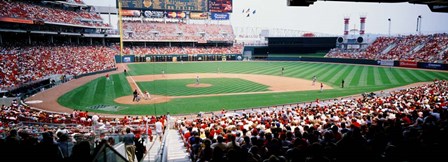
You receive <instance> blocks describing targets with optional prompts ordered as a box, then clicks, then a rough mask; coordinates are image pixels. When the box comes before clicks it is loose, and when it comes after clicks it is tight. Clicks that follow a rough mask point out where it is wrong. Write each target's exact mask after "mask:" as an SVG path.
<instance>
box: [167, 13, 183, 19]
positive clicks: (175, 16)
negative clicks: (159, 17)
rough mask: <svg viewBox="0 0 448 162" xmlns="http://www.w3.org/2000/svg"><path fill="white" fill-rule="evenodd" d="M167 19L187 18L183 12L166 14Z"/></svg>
mask: <svg viewBox="0 0 448 162" xmlns="http://www.w3.org/2000/svg"><path fill="white" fill-rule="evenodd" d="M166 15H167V17H168V18H180V19H182V18H185V17H186V16H187V14H185V12H168V13H167V14H166Z"/></svg>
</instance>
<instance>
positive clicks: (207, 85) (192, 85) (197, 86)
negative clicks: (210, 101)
mask: <svg viewBox="0 0 448 162" xmlns="http://www.w3.org/2000/svg"><path fill="white" fill-rule="evenodd" d="M211 86H212V85H211V84H202V83H200V84H187V87H192V88H204V87H211Z"/></svg>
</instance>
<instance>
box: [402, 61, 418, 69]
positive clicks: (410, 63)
mask: <svg viewBox="0 0 448 162" xmlns="http://www.w3.org/2000/svg"><path fill="white" fill-rule="evenodd" d="M400 66H401V67H412V68H416V67H417V62H414V61H400Z"/></svg>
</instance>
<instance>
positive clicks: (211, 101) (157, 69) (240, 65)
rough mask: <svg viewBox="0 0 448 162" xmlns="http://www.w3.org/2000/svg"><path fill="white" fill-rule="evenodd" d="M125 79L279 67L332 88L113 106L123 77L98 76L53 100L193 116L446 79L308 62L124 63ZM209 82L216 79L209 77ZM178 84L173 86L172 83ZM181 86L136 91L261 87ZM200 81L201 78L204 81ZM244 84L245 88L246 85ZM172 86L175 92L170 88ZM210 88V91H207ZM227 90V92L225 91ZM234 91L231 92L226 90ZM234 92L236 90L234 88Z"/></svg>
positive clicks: (124, 86) (123, 89)
mask: <svg viewBox="0 0 448 162" xmlns="http://www.w3.org/2000/svg"><path fill="white" fill-rule="evenodd" d="M128 67H129V69H130V70H129V75H148V74H161V71H162V70H164V71H165V74H179V73H196V74H198V73H216V72H218V69H219V71H220V72H221V73H241V74H264V75H280V73H281V68H282V67H284V68H285V74H284V76H286V77H294V78H302V79H308V80H311V79H312V77H313V76H317V79H318V82H323V83H325V84H326V85H329V86H332V88H333V89H332V90H324V92H323V93H320V92H319V91H301V92H283V93H267V94H247V95H229V96H213V97H199V98H177V99H172V100H171V101H170V102H167V103H160V104H152V105H124V104H117V103H115V102H114V99H115V98H118V97H121V96H126V95H132V90H131V88H130V86H129V84H128V82H127V80H126V78H125V76H124V75H123V74H116V75H111V80H106V79H105V78H104V77H100V78H98V79H95V80H93V81H91V82H89V83H87V84H85V85H83V86H80V87H78V88H77V89H74V90H72V91H70V92H68V93H66V94H64V95H63V96H61V97H60V98H59V99H58V102H59V103H60V104H61V105H63V106H66V107H70V108H76V109H81V110H88V111H95V112H103V113H110V114H129V115H134V114H155V113H156V114H164V113H166V112H170V113H171V114H190V113H192V114H195V113H197V112H200V111H202V112H209V111H218V110H221V109H222V108H225V109H227V110H234V109H243V108H252V107H262V106H271V105H279V104H286V103H297V102H305V101H314V100H316V98H319V99H330V98H338V97H340V96H347V95H354V94H360V93H363V92H371V91H378V90H383V89H389V88H393V87H398V86H403V85H407V84H411V83H415V82H425V81H432V80H434V79H436V78H437V79H445V80H446V79H448V74H447V73H445V72H435V71H425V70H419V69H400V68H392V69H390V68H389V67H377V66H363V65H347V64H326V63H309V62H194V63H189V62H185V63H183V64H181V63H141V64H128ZM342 79H344V80H345V88H340V86H341V81H342ZM210 81H211V82H214V83H213V85H214V86H215V84H216V82H220V80H215V79H211V80H210ZM176 82H178V83H176ZM185 82H189V83H194V82H193V80H188V79H187V81H183V80H172V81H168V80H157V81H153V83H150V82H140V83H138V84H139V86H140V87H147V86H149V88H150V89H151V84H154V85H158V86H157V88H155V87H153V88H154V89H152V90H150V91H151V93H152V94H154V93H157V94H169V95H197V94H217V93H233V92H236V91H237V90H238V91H239V92H255V91H265V90H266V89H264V88H265V87H262V86H259V85H258V87H257V85H256V83H253V82H250V83H248V84H250V85H251V86H250V87H251V88H250V89H241V87H242V86H238V84H239V81H238V84H237V82H236V81H235V80H223V81H222V82H221V83H218V84H227V83H228V84H227V85H225V86H223V87H221V88H218V87H213V86H212V87H208V88H204V90H203V91H201V90H200V88H197V89H194V91H195V92H188V91H187V90H186V87H182V84H183V83H185ZM205 82H206V79H205V78H204V79H201V83H205ZM176 84H177V85H176ZM246 86H247V85H246ZM176 87H177V88H176ZM212 88H216V89H214V90H212ZM227 88H229V90H227ZM231 88H234V90H230V89H231ZM236 89H237V90H236ZM95 105H114V106H117V107H118V110H117V111H102V110H93V109H90V108H89V107H91V106H95Z"/></svg>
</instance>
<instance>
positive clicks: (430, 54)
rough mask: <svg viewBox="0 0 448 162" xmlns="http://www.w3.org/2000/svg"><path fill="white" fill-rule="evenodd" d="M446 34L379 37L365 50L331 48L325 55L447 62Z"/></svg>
mask: <svg viewBox="0 0 448 162" xmlns="http://www.w3.org/2000/svg"><path fill="white" fill-rule="evenodd" d="M446 48H448V34H445V33H444V34H433V35H408V36H400V37H379V38H377V39H376V40H375V41H374V42H373V43H372V44H371V45H370V46H369V47H367V48H366V49H365V50H341V49H332V50H331V51H330V52H328V54H327V55H326V57H330V58H355V59H371V60H408V61H416V62H447V61H448V60H447V53H446V51H444V50H445V49H446Z"/></svg>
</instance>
